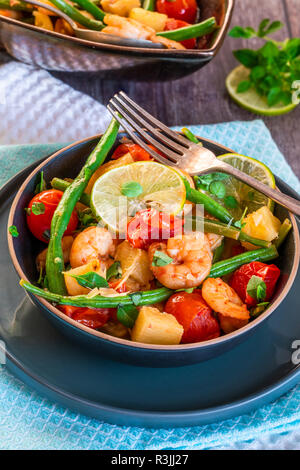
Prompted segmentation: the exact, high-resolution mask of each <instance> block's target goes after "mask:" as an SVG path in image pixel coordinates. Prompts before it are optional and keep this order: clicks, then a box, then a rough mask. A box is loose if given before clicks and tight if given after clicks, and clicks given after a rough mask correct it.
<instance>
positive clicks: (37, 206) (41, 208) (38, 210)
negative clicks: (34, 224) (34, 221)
mask: <svg viewBox="0 0 300 470" xmlns="http://www.w3.org/2000/svg"><path fill="white" fill-rule="evenodd" d="M45 210H46V207H45V204H44V203H43V202H34V203H33V204H32V206H31V212H32V213H33V214H34V215H41V214H44V213H45Z"/></svg>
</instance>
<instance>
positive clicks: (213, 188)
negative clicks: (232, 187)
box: [209, 180, 226, 199]
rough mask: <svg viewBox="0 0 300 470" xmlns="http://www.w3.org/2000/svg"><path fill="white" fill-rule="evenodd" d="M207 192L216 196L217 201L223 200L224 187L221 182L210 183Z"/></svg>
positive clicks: (224, 194)
mask: <svg viewBox="0 0 300 470" xmlns="http://www.w3.org/2000/svg"><path fill="white" fill-rule="evenodd" d="M209 192H210V193H211V194H214V195H215V196H217V198H219V199H224V197H225V196H226V186H225V184H224V183H222V181H218V180H215V181H213V182H212V183H210V185H209Z"/></svg>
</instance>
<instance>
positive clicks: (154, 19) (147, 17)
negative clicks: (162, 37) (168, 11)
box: [129, 8, 168, 32]
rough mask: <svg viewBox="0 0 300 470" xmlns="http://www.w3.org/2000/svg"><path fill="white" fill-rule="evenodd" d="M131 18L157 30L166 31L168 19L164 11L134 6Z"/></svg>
mask: <svg viewBox="0 0 300 470" xmlns="http://www.w3.org/2000/svg"><path fill="white" fill-rule="evenodd" d="M129 18H131V19H132V20H135V21H138V22H139V23H142V24H144V25H145V26H149V27H150V28H153V29H154V30H155V31H156V32H159V31H164V29H165V26H166V22H167V19H168V17H167V15H164V14H163V13H157V12H156V11H147V10H144V9H143V8H133V9H132V10H131V12H130V13H129Z"/></svg>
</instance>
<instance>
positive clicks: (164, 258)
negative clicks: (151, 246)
mask: <svg viewBox="0 0 300 470" xmlns="http://www.w3.org/2000/svg"><path fill="white" fill-rule="evenodd" d="M172 262H173V258H170V256H168V255H167V254H166V253H164V252H163V251H158V250H156V251H155V253H154V256H153V260H152V266H159V267H161V266H167V265H168V264H171V263H172Z"/></svg>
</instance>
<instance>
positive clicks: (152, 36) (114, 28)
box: [102, 15, 185, 49]
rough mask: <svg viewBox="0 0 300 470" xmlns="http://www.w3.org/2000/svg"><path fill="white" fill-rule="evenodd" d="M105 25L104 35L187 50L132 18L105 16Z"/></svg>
mask: <svg viewBox="0 0 300 470" xmlns="http://www.w3.org/2000/svg"><path fill="white" fill-rule="evenodd" d="M104 23H105V24H106V25H107V26H105V28H103V29H102V33H106V34H113V35H114V36H120V37H123V38H131V39H144V40H148V41H152V42H158V43H161V44H163V45H164V46H166V47H167V48H168V49H185V47H184V46H183V45H182V44H180V43H179V42H177V41H173V40H172V39H168V38H164V37H161V36H157V35H156V33H155V30H154V29H153V28H151V27H150V26H146V25H144V24H142V23H140V22H139V21H136V20H134V19H132V18H123V17H122V16H118V15H105V17H104Z"/></svg>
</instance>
